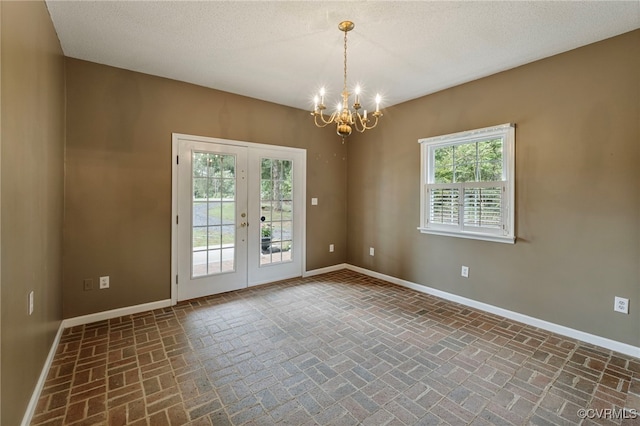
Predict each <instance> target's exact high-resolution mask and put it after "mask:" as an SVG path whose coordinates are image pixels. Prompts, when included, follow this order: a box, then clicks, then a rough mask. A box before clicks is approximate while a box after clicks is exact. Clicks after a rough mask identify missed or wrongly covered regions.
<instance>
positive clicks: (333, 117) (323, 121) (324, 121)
mask: <svg viewBox="0 0 640 426" xmlns="http://www.w3.org/2000/svg"><path fill="white" fill-rule="evenodd" d="M318 117H320V120H321V122H320V123H318ZM313 121H314V123H316V126H317V127H326V126H328V125H329V124H333V123H335V122H336V113H335V112H334V113H333V114H331V116H330V117H329V119H328V120H327V119H326V118H325V115H324V114H323V113H322V111H320V112H318V113H315V114H313Z"/></svg>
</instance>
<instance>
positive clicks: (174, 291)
mask: <svg viewBox="0 0 640 426" xmlns="http://www.w3.org/2000/svg"><path fill="white" fill-rule="evenodd" d="M184 139H187V140H191V141H196V142H205V143H212V144H219V145H232V146H237V147H245V148H258V149H269V150H273V151H286V152H297V153H301V154H303V155H301V158H302V170H303V173H302V177H301V182H302V185H301V186H302V187H301V188H300V197H301V198H302V203H300V205H301V212H300V218H301V219H300V220H301V224H300V225H301V232H300V245H301V249H302V251H301V259H300V276H303V275H304V271H306V267H307V212H306V208H307V202H306V200H307V150H306V149H304V148H292V147H288V146H280V145H269V144H261V143H255V142H245V141H237V140H232V139H221V138H212V137H207V136H195V135H188V134H184V133H172V134H171V277H170V278H169V279H170V283H171V304H172V305H175V304H177V303H178V285H179V284H178V282H177V279H178V223H177V217H178V144H179V141H180V140H184ZM247 284H248V283H247ZM253 285H260V284H259V283H258V284H252V285H248V287H249V286H253Z"/></svg>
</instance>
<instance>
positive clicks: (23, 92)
mask: <svg viewBox="0 0 640 426" xmlns="http://www.w3.org/2000/svg"><path fill="white" fill-rule="evenodd" d="M0 8H1V9H2V13H1V15H2V24H1V39H2V49H1V55H2V56H1V57H2V72H1V76H2V78H1V87H2V88H1V100H0V102H1V104H2V119H1V120H2V130H1V133H0V138H1V139H0V146H1V150H2V153H1V179H0V180H1V185H2V188H1V191H0V194H1V204H2V223H1V226H2V227H1V232H2V234H1V238H0V240H1V253H2V259H1V262H2V273H1V284H2V285H1V291H2V298H1V299H2V302H1V305H2V325H1V329H2V332H1V336H2V341H1V344H2V350H1V353H2V357H1V359H2V364H1V366H0V369H1V373H2V404H1V405H2V418H1V419H0V423H1V424H3V425H17V424H20V422H21V420H22V417H23V416H24V413H25V410H26V407H27V404H28V402H29V398H30V397H31V394H32V392H33V390H34V387H35V385H36V382H37V379H38V376H39V375H40V372H41V371H42V366H43V365H44V361H45V359H46V357H47V354H48V352H49V349H50V348H51V345H52V343H53V339H54V337H55V334H56V332H57V329H58V327H59V325H60V321H61V318H62V309H61V307H62V205H63V164H64V59H63V57H62V50H61V48H60V44H59V42H58V38H57V36H56V34H55V31H54V29H53V25H52V24H51V20H50V19H49V14H48V11H47V8H46V6H45V4H44V2H5V1H3V2H0ZM31 290H33V291H34V292H35V305H34V308H35V309H34V313H33V315H31V316H29V315H28V312H27V298H28V293H29V292H30V291H31Z"/></svg>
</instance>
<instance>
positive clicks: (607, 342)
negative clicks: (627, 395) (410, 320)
mask: <svg viewBox="0 0 640 426" xmlns="http://www.w3.org/2000/svg"><path fill="white" fill-rule="evenodd" d="M345 268H346V269H349V270H351V271H355V272H360V273H361V274H364V275H368V276H370V277H373V278H379V279H381V280H384V281H388V282H390V283H392V284H397V285H400V286H403V287H407V288H410V289H412V290H416V291H419V292H421V293H426V294H430V295H432V296H437V297H440V298H442V299H446V300H450V301H452V302H455V303H459V304H461V305H465V306H469V307H471V308H476V309H480V310H482V311H485V312H489V313H492V314H496V315H500V316H503V317H505V318H509V319H511V320H514V321H518V322H521V323H524V324H528V325H531V326H533V327H537V328H541V329H543V330H547V331H550V332H552V333H556V334H560V335H562V336H566V337H570V338H572V339H576V340H581V341H583V342H586V343H591V344H592V345H596V346H601V347H603V348H607V349H610V350H612V351H616V352H620V353H622V354H625V355H629V356H633V357H636V358H640V347H637V346H632V345H629V344H627V343H622V342H618V341H617V340H611V339H607V338H606V337H601V336H597V335H595V334H590V333H585V332H584V331H580V330H575V329H573V328H569V327H565V326H563V325H559V324H554V323H552V322H549V321H545V320H541V319H538V318H534V317H530V316H528V315H524V314H521V313H518V312H514V311H510V310H508V309H503V308H500V307H497V306H493V305H489V304H487V303H483V302H478V301H476V300H473V299H468V298H466V297H462V296H458V295H456V294H452V293H447V292H446V291H442V290H437V289H435V288H431V287H427V286H425V285H422V284H416V283H414V282H411V281H406V280H403V279H400V278H396V277H392V276H390V275H385V274H381V273H379V272H375V271H371V270H369V269H365V268H361V267H359V266H354V265H350V264H345Z"/></svg>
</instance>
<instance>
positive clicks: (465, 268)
mask: <svg viewBox="0 0 640 426" xmlns="http://www.w3.org/2000/svg"><path fill="white" fill-rule="evenodd" d="M460 275H462V276H463V277H465V278H469V267H468V266H464V265H462V269H461V270H460Z"/></svg>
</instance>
